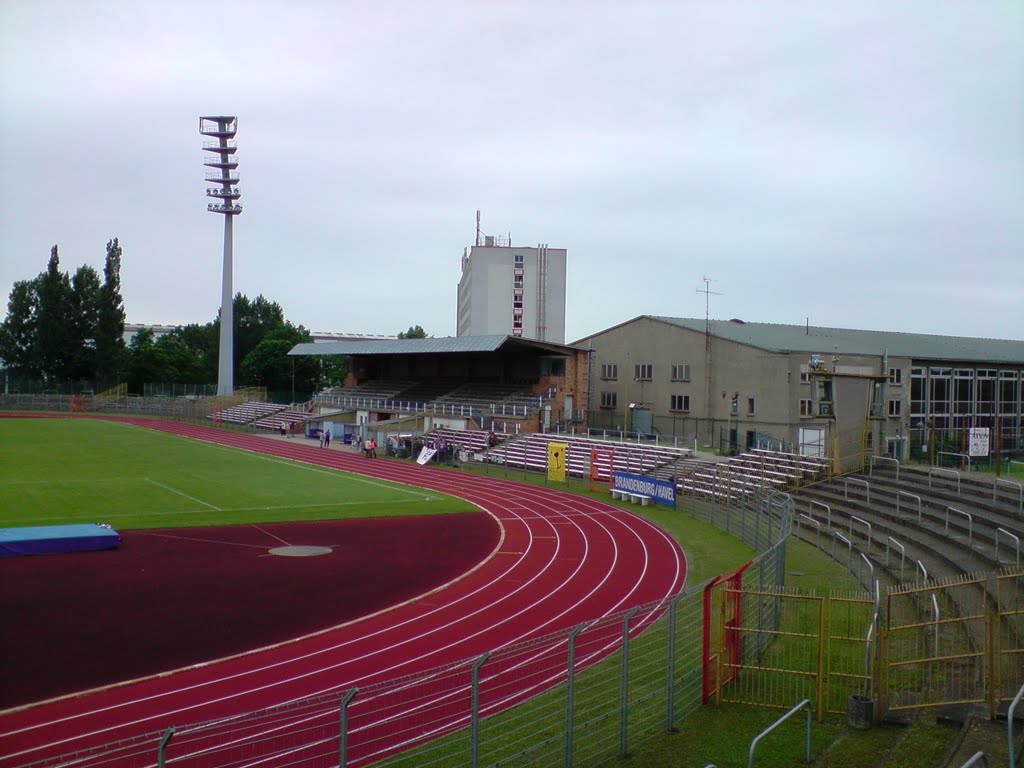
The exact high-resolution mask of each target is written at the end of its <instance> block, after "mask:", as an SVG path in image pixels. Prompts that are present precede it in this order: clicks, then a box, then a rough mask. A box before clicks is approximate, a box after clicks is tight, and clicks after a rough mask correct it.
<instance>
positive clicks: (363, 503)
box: [32, 498, 441, 523]
mask: <svg viewBox="0 0 1024 768" xmlns="http://www.w3.org/2000/svg"><path fill="white" fill-rule="evenodd" d="M429 501H441V499H434V498H431V499H429ZM418 502H419V499H402V500H401V501H336V502H329V503H324V504H291V505H286V506H280V507H224V508H221V509H219V510H218V511H219V512H265V511H275V512H280V511H288V510H290V509H312V508H314V507H359V506H363V507H369V506H374V505H379V504H416V503H418ZM203 514H206V510H205V509H168V510H161V511H159V512H112V513H105V514H104V515H103V516H102V517H103V519H104V520H106V519H114V518H117V517H157V516H161V515H166V516H169V517H170V516H173V517H177V516H179V515H203ZM438 514H440V513H438ZM67 519H68V517H67V515H59V516H57V517H33V518H32V521H33V522H36V521H38V522H46V521H49V520H62V521H66V520H67ZM89 519H90V520H91V519H92V518H89ZM320 519H321V520H332V519H339V518H320ZM277 522H289V521H286V520H281V521H277ZM305 522H310V523H315V522H317V521H316V520H307V521H305Z"/></svg>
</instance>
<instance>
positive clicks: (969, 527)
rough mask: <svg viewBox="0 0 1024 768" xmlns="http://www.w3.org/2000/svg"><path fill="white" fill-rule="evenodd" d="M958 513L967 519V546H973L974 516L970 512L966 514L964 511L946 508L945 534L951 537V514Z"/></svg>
mask: <svg viewBox="0 0 1024 768" xmlns="http://www.w3.org/2000/svg"><path fill="white" fill-rule="evenodd" d="M950 512H956V513H957V514H958V515H963V516H964V517H966V518H967V546H971V545H972V544H973V543H974V516H973V515H972V514H971V513H970V512H964V511H963V510H962V509H957V508H956V507H946V528H945V530H944V533H945V534H946V535H947V536H948V535H949V513H950Z"/></svg>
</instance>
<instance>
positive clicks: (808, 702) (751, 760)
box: [747, 699, 811, 768]
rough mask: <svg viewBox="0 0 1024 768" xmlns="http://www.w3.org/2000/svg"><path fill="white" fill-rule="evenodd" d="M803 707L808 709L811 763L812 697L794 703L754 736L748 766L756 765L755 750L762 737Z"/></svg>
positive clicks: (808, 761)
mask: <svg viewBox="0 0 1024 768" xmlns="http://www.w3.org/2000/svg"><path fill="white" fill-rule="evenodd" d="M801 709H806V710H807V758H806V759H807V764H808V765H810V764H811V700H810V699H804V700H803V701H801V702H800V703H799V704H796V705H794V706H793V708H792V709H790V710H789V711H788V712H786V714H784V715H782V716H781V717H780V718H779V719H778V720H776V721H775V722H774V723H772V724H771V725H769V726H768V727H767V728H765V729H764V730H763V731H761V732H760V733H759V734H757V736H755V737H754V740H753V741H751V742H750V752H749V753H748V754H747V768H753V766H754V750H755V749H757V745H758V743H759V742H760V741H761V739H763V738H764V737H765V736H767V735H768V734H769V733H771V732H772V731H774V730H775V729H776V728H778V727H779V726H780V725H782V724H783V723H784V722H785V721H786V720H788V719H789V718H790V717H792V716H793V715H795V714H796V713H797V712H799V711H800V710H801Z"/></svg>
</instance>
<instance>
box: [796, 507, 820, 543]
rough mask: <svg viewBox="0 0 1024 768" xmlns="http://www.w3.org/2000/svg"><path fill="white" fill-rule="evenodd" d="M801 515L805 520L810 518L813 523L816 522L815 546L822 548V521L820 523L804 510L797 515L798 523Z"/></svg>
mask: <svg viewBox="0 0 1024 768" xmlns="http://www.w3.org/2000/svg"><path fill="white" fill-rule="evenodd" d="M801 517H802V518H803V519H804V520H810V521H811V523H813V524H814V528H815V534H814V546H816V547H817V548H818V549H821V523H819V522H818V521H817V520H815V519H814V518H813V517H811V516H810V515H805V514H804V513H803V512H801V513H800V515H799V517H797V520H796V523H797V525H799V524H800V518H801Z"/></svg>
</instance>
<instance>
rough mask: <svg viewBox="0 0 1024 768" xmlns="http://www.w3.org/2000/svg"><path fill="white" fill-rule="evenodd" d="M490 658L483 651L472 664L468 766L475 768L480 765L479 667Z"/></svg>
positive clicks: (486, 652)
mask: <svg viewBox="0 0 1024 768" xmlns="http://www.w3.org/2000/svg"><path fill="white" fill-rule="evenodd" d="M490 656H491V653H490V651H485V652H484V653H483V654H482V655H481V656H480V658H479V659H477V660H476V661H475V662H474V663H473V698H472V703H471V710H472V711H471V712H470V728H469V738H470V765H471V766H472V768H477V766H479V765H480V667H482V666H483V665H484V662H485V661H487V659H489V658H490Z"/></svg>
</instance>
